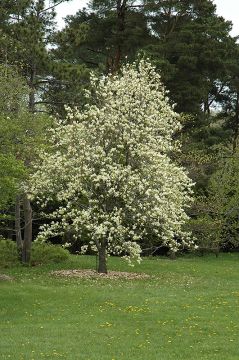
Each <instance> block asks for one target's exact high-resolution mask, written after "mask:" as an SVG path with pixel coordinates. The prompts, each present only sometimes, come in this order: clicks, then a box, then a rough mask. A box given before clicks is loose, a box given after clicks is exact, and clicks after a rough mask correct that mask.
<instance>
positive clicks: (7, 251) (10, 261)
mask: <svg viewBox="0 0 239 360" xmlns="http://www.w3.org/2000/svg"><path fill="white" fill-rule="evenodd" d="M17 263H18V259H17V246H16V243H15V242H13V241H11V240H6V239H3V238H0V267H9V266H12V265H16V264H17Z"/></svg>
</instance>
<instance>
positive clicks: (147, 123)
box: [30, 60, 192, 271]
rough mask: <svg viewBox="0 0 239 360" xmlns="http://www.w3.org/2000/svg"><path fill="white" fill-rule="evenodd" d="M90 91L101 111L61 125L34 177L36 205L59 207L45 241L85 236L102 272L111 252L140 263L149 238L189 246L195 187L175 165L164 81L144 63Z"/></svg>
mask: <svg viewBox="0 0 239 360" xmlns="http://www.w3.org/2000/svg"><path fill="white" fill-rule="evenodd" d="M92 88H93V89H95V90H94V94H92V93H88V96H89V97H90V98H91V97H92V96H93V97H94V102H95V104H93V105H89V104H87V105H86V107H85V110H84V111H82V112H79V111H78V110H77V109H75V110H69V114H68V117H67V119H66V121H59V122H58V123H57V124H56V127H55V128H54V129H53V130H51V133H50V134H49V136H50V141H51V147H50V149H49V151H47V152H42V153H41V161H40V162H39V163H37V164H36V165H35V167H34V173H33V174H32V175H31V180H30V192H31V194H32V198H33V199H34V198H35V197H36V199H37V200H38V201H41V202H42V203H43V205H45V206H46V205H47V204H48V203H49V202H52V201H54V200H56V201H57V202H58V203H59V206H58V208H57V210H55V211H54V212H53V213H52V214H51V217H52V222H51V223H50V225H48V226H46V227H44V228H43V229H44V230H43V233H42V234H40V235H39V237H40V238H41V237H43V238H44V237H46V236H49V235H50V236H54V235H56V234H58V233H59V231H60V234H61V233H62V231H63V232H64V231H66V230H71V231H73V233H74V234H75V235H74V236H75V237H77V236H81V237H82V236H83V234H85V235H86V237H87V238H88V239H90V241H92V242H93V244H94V245H95V246H96V248H97V250H98V252H99V255H100V266H103V268H102V269H100V270H101V271H106V268H104V266H105V265H102V264H101V258H102V261H104V262H105V256H106V253H112V252H113V253H116V254H120V253H122V252H125V253H126V254H129V257H130V258H136V259H139V254H140V247H139V245H137V244H136V242H135V241H139V240H142V239H143V238H147V237H150V236H151V237H152V236H153V237H155V238H156V241H157V243H163V244H164V245H168V246H169V247H170V249H171V251H173V252H175V251H177V249H178V247H180V245H182V246H183V247H184V246H186V245H187V246H190V244H191V243H192V241H190V240H189V238H188V237H187V235H186V236H185V234H183V232H182V226H183V224H184V223H185V221H186V220H187V215H186V213H185V208H186V207H187V206H188V205H189V203H190V200H191V199H190V197H191V187H192V182H191V181H190V179H189V178H188V177H187V175H186V174H185V171H184V170H183V169H182V168H181V167H180V166H178V164H177V163H176V162H173V161H172V154H173V153H174V152H175V151H176V150H177V148H178V144H177V143H176V144H175V142H174V141H173V135H174V133H175V132H176V131H178V130H179V129H180V123H179V120H178V116H177V114H176V113H175V112H174V111H173V110H172V109H171V107H170V106H169V104H168V100H167V99H166V98H165V93H164V89H163V87H162V85H161V81H160V77H159V75H158V74H157V73H156V72H155V69H154V68H153V67H152V66H151V65H150V64H149V63H148V62H147V61H144V60H141V61H140V62H139V64H138V65H137V64H133V65H132V66H130V65H129V66H126V67H124V68H123V69H122V73H120V74H119V75H114V76H108V77H103V78H101V79H100V80H99V81H98V80H97V79H96V78H92ZM125 257H126V258H128V256H127V255H126V256H125Z"/></svg>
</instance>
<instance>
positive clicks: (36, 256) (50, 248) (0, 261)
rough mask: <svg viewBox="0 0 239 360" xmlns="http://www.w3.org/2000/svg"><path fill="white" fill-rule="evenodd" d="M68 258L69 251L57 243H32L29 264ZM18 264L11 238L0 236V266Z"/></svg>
mask: <svg viewBox="0 0 239 360" xmlns="http://www.w3.org/2000/svg"><path fill="white" fill-rule="evenodd" d="M68 258H69V252H68V250H66V249H63V248H62V247H60V246H59V245H52V244H47V243H44V244H40V243H33V244H32V252H31V261H30V263H31V265H39V264H50V263H60V262H62V261H65V260H67V259H68ZM17 264H19V259H18V253H17V246H16V243H15V242H14V241H12V240H6V239H3V238H0V267H9V266H13V265H17Z"/></svg>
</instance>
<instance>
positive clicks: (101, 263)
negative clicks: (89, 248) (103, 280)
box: [98, 244, 107, 274]
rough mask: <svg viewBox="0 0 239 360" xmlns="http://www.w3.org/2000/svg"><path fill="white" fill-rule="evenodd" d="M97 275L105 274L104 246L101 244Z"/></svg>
mask: <svg viewBox="0 0 239 360" xmlns="http://www.w3.org/2000/svg"><path fill="white" fill-rule="evenodd" d="M98 273H103V274H107V262H106V245H105V244H101V246H100V249H99V265H98Z"/></svg>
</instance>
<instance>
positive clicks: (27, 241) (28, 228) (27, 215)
mask: <svg viewBox="0 0 239 360" xmlns="http://www.w3.org/2000/svg"><path fill="white" fill-rule="evenodd" d="M23 212H24V221H25V228H24V240H23V247H22V262H23V264H29V263H30V257H31V246H32V208H31V203H30V201H29V199H28V198H27V195H26V194H24V195H23Z"/></svg>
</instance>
